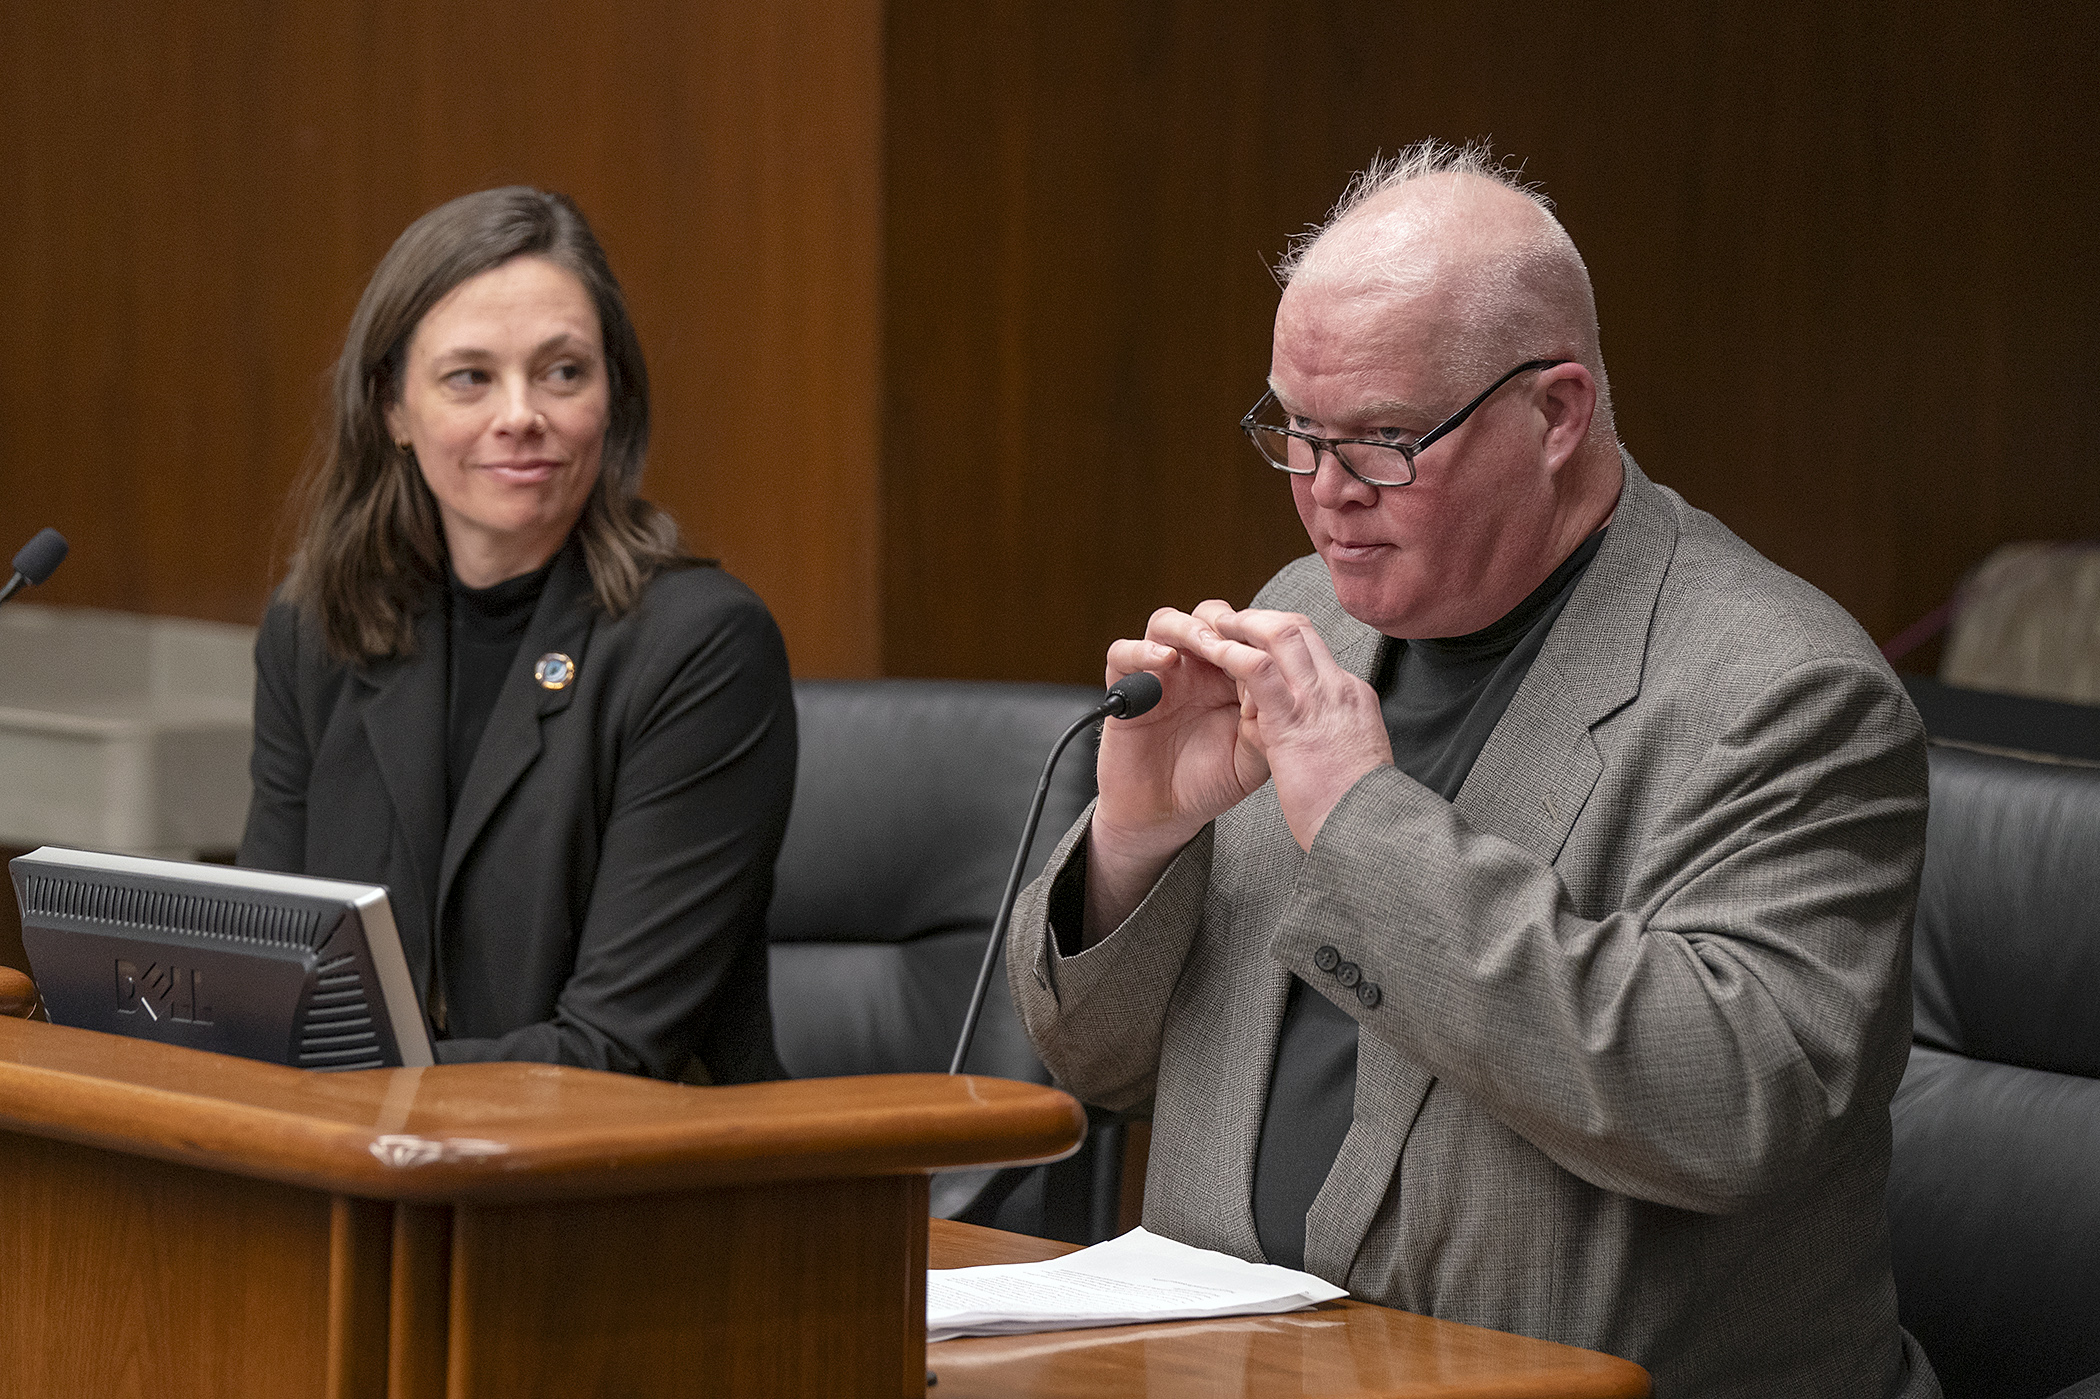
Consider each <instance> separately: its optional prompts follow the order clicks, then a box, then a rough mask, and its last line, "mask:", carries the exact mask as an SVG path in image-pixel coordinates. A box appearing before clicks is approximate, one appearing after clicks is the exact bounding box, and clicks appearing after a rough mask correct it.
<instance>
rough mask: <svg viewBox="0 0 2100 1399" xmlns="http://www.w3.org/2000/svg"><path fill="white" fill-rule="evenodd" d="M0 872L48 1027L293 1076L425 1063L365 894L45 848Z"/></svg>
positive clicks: (418, 1024)
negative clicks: (17, 911)
mask: <svg viewBox="0 0 2100 1399" xmlns="http://www.w3.org/2000/svg"><path fill="white" fill-rule="evenodd" d="M8 869H9V871H10V872H11V873H12V874H13V876H14V884H15V898H16V900H17V902H19V903H20V904H21V908H22V946H23V949H24V950H25V951H26V952H27V953H28V954H29V971H30V975H31V976H33V977H35V978H36V983H37V990H38V991H39V992H40V993H41V994H42V996H43V999H44V1007H45V1009H46V1011H47V1012H48V1013H49V1014H50V1016H51V1020H52V1023H53V1024H57V1025H71V1026H75V1027H77V1028H80V1029H86V1030H107V1031H110V1032H112V1033H114V1034H119V1035H131V1036H134V1037H137V1038H140V1039H152V1040H159V1041H161V1042H162V1043H163V1044H179V1045H183V1046H185V1047H187V1048H190V1049H208V1050H213V1051H215V1052H217V1053H220V1054H238V1055H240V1056H242V1057H244V1058H248V1059H264V1060H268V1061H269V1062H271V1063H273V1064H290V1065H293V1066H294V1067H297V1068H305V1069H379V1068H396V1067H401V1066H416V1065H424V1064H429V1063H431V1062H433V1060H432V1056H431V1051H430V1035H429V1032H428V1030H427V1029H426V1028H425V1027H424V1023H423V1012H422V1008H421V1006H420V1004H419V1002H418V1001H417V999H416V988H415V983H414V982H412V981H411V980H410V979H409V975H408V963H407V960H406V959H405V958H404V957H403V956H402V955H401V940H400V938H399V936H398V935H397V934H396V932H395V930H394V915H393V910H392V909H391V908H390V907H389V905H388V903H387V896H386V890H385V889H383V888H380V887H379V886H377V885H373V884H350V883H345V882H343V881H341V880H334V879H314V878H309V877H308V876H305V875H292V874H270V873H266V872H264V871H261V870H248V869H235V868H233V867H231V866H228V865H200V864H189V863H185V862H183V861H178V860H149V859H143V858H140V857H137V856H132V855H103V854H97V853H94V852H91V851H85V850H61V849H57V848H55V847H52V846H46V847H44V848H43V849H41V850H35V851H31V852H30V853H29V854H27V855H23V856H20V857H18V858H16V859H14V860H10V861H9V862H8Z"/></svg>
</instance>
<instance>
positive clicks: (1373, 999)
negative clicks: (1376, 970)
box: [1356, 981, 1380, 1010]
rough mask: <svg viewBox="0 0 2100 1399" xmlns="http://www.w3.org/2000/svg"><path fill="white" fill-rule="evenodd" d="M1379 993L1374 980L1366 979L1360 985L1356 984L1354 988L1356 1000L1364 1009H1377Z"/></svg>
mask: <svg viewBox="0 0 2100 1399" xmlns="http://www.w3.org/2000/svg"><path fill="white" fill-rule="evenodd" d="M1379 995H1380V993H1379V990H1378V983H1377V982H1375V981H1366V982H1364V983H1363V984H1362V985H1361V986H1358V987H1357V988H1356V999H1357V1002H1358V1003H1359V1004H1361V1005H1362V1006H1363V1008H1364V1009H1365V1010H1376V1009H1378V1000H1379Z"/></svg>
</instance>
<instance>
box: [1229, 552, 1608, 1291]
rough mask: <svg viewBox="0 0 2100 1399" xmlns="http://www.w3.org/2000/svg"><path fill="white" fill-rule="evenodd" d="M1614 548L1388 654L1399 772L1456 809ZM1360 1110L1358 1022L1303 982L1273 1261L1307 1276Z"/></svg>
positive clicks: (1268, 1234)
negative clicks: (1562, 622) (1330, 1180)
mask: <svg viewBox="0 0 2100 1399" xmlns="http://www.w3.org/2000/svg"><path fill="white" fill-rule="evenodd" d="M1603 542H1604V531H1603V530H1598V531H1597V532H1596V533H1595V534H1592V535H1591V536H1590V537H1589V538H1588V539H1586V540H1584V541H1583V542H1582V544H1581V545H1580V546H1579V547H1578V548H1577V549H1576V550H1575V552H1574V553H1572V554H1570V555H1569V556H1568V557H1567V559H1566V560H1565V561H1563V562H1562V564H1561V566H1560V567H1559V568H1556V569H1555V570H1553V573H1552V574H1551V576H1549V577H1548V578H1547V579H1546V581H1545V582H1543V583H1541V584H1539V585H1538V587H1536V588H1534V589H1533V590H1532V592H1531V595H1530V596H1529V597H1527V598H1525V599H1524V600H1523V601H1522V602H1520V603H1518V604H1517V605H1516V606H1515V607H1514V608H1512V609H1510V611H1509V613H1508V615H1507V616H1505V617H1503V618H1502V620H1500V621H1498V622H1494V623H1491V624H1490V625H1488V626H1485V627H1483V628H1481V629H1480V630H1479V631H1477V632H1472V633H1470V634H1468V635H1466V636H1454V637H1446V638H1441V639H1432V640H1421V641H1394V642H1393V643H1391V644H1390V645H1389V646H1387V647H1386V654H1385V656H1384V658H1383V661H1382V664H1381V667H1380V672H1379V674H1378V675H1377V676H1376V677H1375V678H1374V680H1373V684H1374V686H1375V688H1376V689H1377V691H1378V696H1379V708H1380V709H1381V710H1382V711H1383V713H1384V715H1385V728H1386V734H1387V736H1388V737H1389V738H1390V739H1391V740H1392V744H1393V766H1395V767H1397V768H1399V769H1400V771H1402V772H1404V773H1406V774H1407V775H1408V776H1409V777H1412V778H1414V779H1415V781H1417V782H1419V783H1421V784H1422V785H1423V786H1424V787H1427V788H1428V789H1429V790H1430V791H1432V792H1435V793H1436V794H1437V795H1438V796H1440V797H1442V798H1443V799H1444V800H1445V801H1450V800H1452V799H1453V798H1454V797H1456V796H1457V795H1458V789H1459V788H1460V787H1462V786H1463V785H1465V780H1466V774H1467V773H1469V772H1471V771H1472V770H1473V763H1474V760H1475V759H1477V758H1479V756H1480V750H1481V749H1483V748H1485V747H1486V746H1487V741H1488V735H1489V734H1491V733H1493V732H1494V729H1495V725H1496V724H1497V723H1498V722H1500V721H1501V718H1502V714H1503V711H1505V710H1507V709H1508V708H1509V704H1510V701H1511V700H1513V699H1515V698H1516V694H1517V687H1518V686H1520V685H1522V684H1523V683H1524V677H1525V676H1526V675H1527V674H1529V673H1530V671H1531V663H1532V662H1533V661H1534V660H1536V659H1538V654H1539V648H1540V647H1541V646H1543V645H1544V644H1545V641H1546V633H1548V632H1549V631H1551V630H1552V629H1553V623H1554V621H1555V620H1556V619H1557V618H1558V617H1559V616H1560V611H1561V608H1563V607H1565V606H1566V605H1567V601H1568V596H1569V595H1570V594H1571V593H1573V592H1574V591H1575V584H1576V581H1577V580H1578V579H1580V578H1581V577H1582V574H1583V571H1584V570H1585V569H1587V568H1588V567H1589V564H1590V560H1591V559H1593V558H1595V557H1596V556H1597V550H1598V548H1599V546H1601V545H1602V544H1603ZM1355 1102H1356V1021H1355V1020H1354V1019H1353V1018H1352V1017H1351V1016H1350V1015H1349V1013H1348V1012H1346V1011H1344V1010H1342V1009H1341V1008H1340V1007H1339V1006H1337V1005H1335V1004H1334V1003H1333V1002H1332V1001H1330V1000H1328V999H1327V998H1326V997H1325V996H1323V995H1321V994H1320V993H1319V992H1317V991H1314V990H1312V989H1311V988H1310V987H1308V986H1307V985H1306V983H1305V982H1304V981H1302V980H1300V979H1299V978H1298V977H1295V976H1294V977H1292V978H1291V990H1290V999H1289V1000H1288V1002H1287V1003H1286V1005H1285V1008H1284V1012H1283V1029H1282V1032H1281V1034H1280V1035H1279V1037H1278V1039H1277V1043H1276V1063H1275V1065H1274V1067H1273V1068H1272V1069H1271V1071H1270V1077H1269V1099H1268V1104H1267V1106H1266V1107H1265V1108H1264V1109H1263V1111H1262V1122H1261V1144H1260V1147H1259V1148H1258V1151H1257V1154H1256V1156H1255V1163H1254V1227H1255V1232H1256V1233H1257V1234H1259V1235H1260V1237H1261V1246H1262V1252H1263V1254H1264V1255H1266V1256H1267V1258H1268V1260H1269V1261H1270V1262H1271V1263H1280V1264H1282V1265H1283V1266H1284V1267H1287V1268H1303V1267H1304V1266H1305V1214H1306V1211H1307V1210H1310V1209H1311V1208H1312V1203H1313V1200H1314V1199H1315V1198H1316V1197H1317V1196H1318V1195H1319V1193H1320V1187H1321V1186H1323V1185H1325V1184H1326V1183H1327V1173H1328V1171H1329V1170H1330V1169H1332V1168H1333V1166H1334V1159H1335V1157H1336V1156H1337V1155H1338V1154H1339V1153H1340V1152H1341V1149H1342V1139H1343V1138H1344V1137H1346V1136H1347V1135H1348V1134H1349V1124H1350V1122H1351V1121H1353V1120H1354V1118H1355Z"/></svg>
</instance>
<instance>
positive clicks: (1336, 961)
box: [1313, 947, 1342, 972]
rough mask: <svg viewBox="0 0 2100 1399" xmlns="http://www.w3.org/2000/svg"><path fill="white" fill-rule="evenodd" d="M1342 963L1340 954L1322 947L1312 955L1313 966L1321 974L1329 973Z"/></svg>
mask: <svg viewBox="0 0 2100 1399" xmlns="http://www.w3.org/2000/svg"><path fill="white" fill-rule="evenodd" d="M1341 963H1342V954H1341V953H1339V952H1337V951H1335V950H1334V949H1333V948H1331V947H1322V948H1320V949H1319V950H1318V951H1316V952H1314V953H1313V965H1314V966H1316V967H1318V968H1319V969H1320V970H1321V971H1323V972H1331V971H1333V970H1334V969H1335V968H1336V967H1338V966H1340V965H1341Z"/></svg>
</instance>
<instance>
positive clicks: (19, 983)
mask: <svg viewBox="0 0 2100 1399" xmlns="http://www.w3.org/2000/svg"><path fill="white" fill-rule="evenodd" d="M0 897H4V896H0ZM35 1009H36V983H35V982H34V981H31V980H30V979H29V977H28V975H27V973H24V972H18V971H16V970H15V969H14V968H13V967H8V966H0V1015H10V1016H14V1017H16V1018H18V1019H20V1018H26V1017H27V1016H28V1015H29V1013H30V1012H31V1011H33V1010H35Z"/></svg>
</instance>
